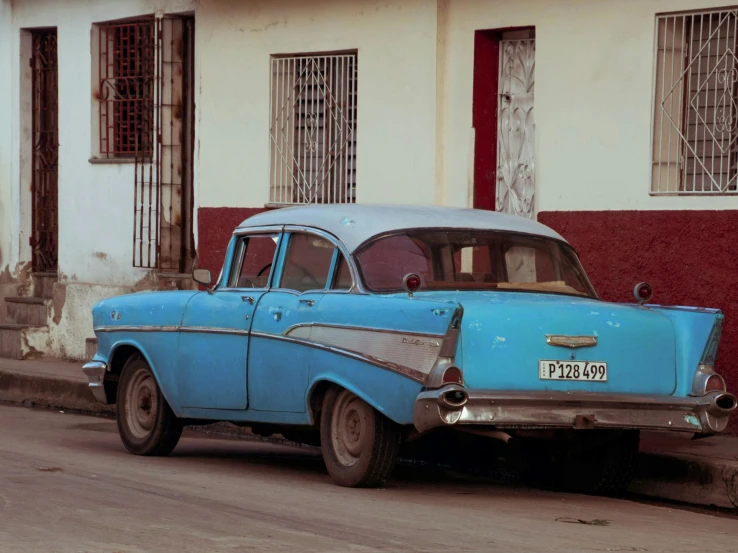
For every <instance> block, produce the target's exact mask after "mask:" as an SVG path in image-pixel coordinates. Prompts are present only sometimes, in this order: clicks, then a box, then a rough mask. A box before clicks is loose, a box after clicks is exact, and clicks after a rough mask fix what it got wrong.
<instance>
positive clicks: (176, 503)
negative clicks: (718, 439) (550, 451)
mask: <svg viewBox="0 0 738 553" xmlns="http://www.w3.org/2000/svg"><path fill="white" fill-rule="evenodd" d="M557 518H565V519H582V520H586V521H593V520H595V519H598V520H601V521H607V523H606V524H605V523H603V525H597V524H593V525H584V524H581V523H567V522H565V521H563V520H559V521H557V520H556V519H557ZM0 551H2V552H6V551H7V552H12V553H26V552H34V553H35V552H39V551H44V552H47V551H48V552H60V553H61V552H64V553H66V552H70V553H71V552H74V553H76V552H85V553H87V552H90V553H92V552H94V553H118V552H125V553H129V552H131V553H134V552H135V553H138V552H156V553H159V552H169V551H172V552H174V551H176V552H188V551H192V552H222V551H229V552H230V551H238V552H246V551H270V552H278V551H285V552H287V551H289V552H295V551H300V552H312V551H315V552H318V551H319V552H337V553H338V552H341V553H343V552H363V551H385V552H388V551H443V552H461V551H495V552H503V551H515V552H523V551H535V552H541V551H562V552H563V551H567V552H572V551H649V552H655V551H664V552H683V551H684V552H686V551H689V552H700V553H707V552H712V551H720V552H721V553H725V552H729V551H738V520H736V519H735V518H730V517H724V516H723V517H721V516H712V515H708V514H700V513H694V512H690V511H685V510H679V509H672V508H668V507H661V506H651V505H644V504H641V503H634V502H631V501H624V500H613V499H604V498H593V497H584V496H572V495H559V494H552V493H546V492H541V491H536V490H527V489H522V488H515V487H508V486H504V485H490V484H487V483H472V482H463V483H460V482H457V481H454V480H451V479H449V478H443V479H441V481H438V477H437V476H436V475H433V474H431V473H429V472H423V471H411V470H409V469H407V468H404V469H401V470H399V471H398V474H397V475H396V477H395V479H394V480H393V481H392V482H391V483H390V484H389V485H388V487H387V488H386V489H379V490H352V489H344V488H339V487H337V486H334V485H333V484H332V483H331V482H330V480H329V478H328V476H327V473H326V472H325V470H324V468H323V465H322V462H321V460H320V458H319V457H316V456H315V455H314V454H312V453H309V452H305V451H302V450H297V449H292V448H287V447H282V446H277V445H271V444H263V443H254V442H245V441H233V440H220V439H212V438H207V437H200V436H196V435H195V436H193V435H192V434H188V435H186V436H185V437H184V438H183V440H182V441H181V442H180V445H179V446H178V447H177V449H176V450H175V452H174V454H173V455H172V456H171V457H169V458H154V459H151V458H141V457H134V456H132V455H129V454H127V453H126V452H125V451H124V449H123V446H122V445H121V443H120V441H119V439H118V435H117V433H116V429H115V423H114V422H113V421H110V420H107V419H99V418H93V417H85V416H77V415H69V414H60V413H56V412H49V411H33V410H29V409H25V408H21V407H10V406H2V405H0Z"/></svg>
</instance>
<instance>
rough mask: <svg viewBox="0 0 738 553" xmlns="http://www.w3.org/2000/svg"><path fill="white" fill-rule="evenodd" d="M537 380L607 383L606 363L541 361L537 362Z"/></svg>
mask: <svg viewBox="0 0 738 553" xmlns="http://www.w3.org/2000/svg"><path fill="white" fill-rule="evenodd" d="M538 378H540V379H541V380H586V381H588V382H607V363H602V362H600V361H549V360H541V361H539V362H538Z"/></svg>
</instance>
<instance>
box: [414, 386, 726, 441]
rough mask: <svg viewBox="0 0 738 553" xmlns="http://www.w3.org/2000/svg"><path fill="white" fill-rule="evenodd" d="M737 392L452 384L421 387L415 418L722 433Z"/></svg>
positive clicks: (419, 421) (425, 426) (425, 424)
mask: <svg viewBox="0 0 738 553" xmlns="http://www.w3.org/2000/svg"><path fill="white" fill-rule="evenodd" d="M737 403H738V402H737V401H736V397H735V396H734V395H733V394H729V393H727V392H711V393H709V394H707V395H704V396H700V397H686V398H684V397H672V396H636V395H625V394H599V393H586V392H517V391H509V392H504V391H492V390H467V389H465V388H463V387H461V386H458V385H448V386H444V387H443V388H440V389H437V390H428V391H425V392H421V393H420V394H419V395H418V397H417V399H416V400H415V408H414V413H413V422H414V424H415V428H416V429H417V430H418V431H419V432H425V431H427V430H430V429H432V428H436V427H439V426H454V425H485V426H494V427H497V428H516V427H517V428H577V429H588V428H641V429H654V430H656V429H658V430H679V431H684V432H697V433H706V434H710V433H715V432H722V431H723V430H725V427H726V426H727V424H728V419H729V418H730V414H731V413H732V412H733V411H734V410H735V409H736V405H737Z"/></svg>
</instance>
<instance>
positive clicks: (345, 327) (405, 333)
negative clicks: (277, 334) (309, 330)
mask: <svg viewBox="0 0 738 553" xmlns="http://www.w3.org/2000/svg"><path fill="white" fill-rule="evenodd" d="M304 326H308V327H322V328H336V329H342V330H365V331H368V332H381V333H385V334H397V335H398V336H422V337H423V338H429V339H433V338H435V339H437V340H443V339H444V338H445V335H443V334H429V333H424V332H414V331H411V330H408V331H405V330H388V329H386V328H375V327H371V326H354V325H339V324H329V323H298V324H295V325H292V326H290V327H288V328H287V329H286V330H285V331H284V332H283V334H284V335H285V336H288V335H289V334H290V333H291V332H293V331H295V330H296V329H298V328H300V327H304ZM439 346H440V344H439Z"/></svg>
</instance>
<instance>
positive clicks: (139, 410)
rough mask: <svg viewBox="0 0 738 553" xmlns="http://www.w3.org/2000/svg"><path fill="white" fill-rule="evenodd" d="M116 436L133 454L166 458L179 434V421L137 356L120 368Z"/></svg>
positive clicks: (145, 365) (142, 359)
mask: <svg viewBox="0 0 738 553" xmlns="http://www.w3.org/2000/svg"><path fill="white" fill-rule="evenodd" d="M116 403H117V409H116V411H117V413H116V418H117V421H118V433H119V434H120V438H121V440H122V441H123V445H125V446H126V449H127V450H128V451H130V452H131V453H133V454H135V455H152V456H154V455H169V454H170V453H171V452H172V450H173V449H174V448H175V447H176V445H177V442H179V438H180V436H181V435H182V422H181V421H180V420H179V419H178V418H177V417H176V416H175V415H174V413H173V412H172V409H171V408H170V407H169V404H168V403H167V401H166V399H164V395H163V394H162V393H161V390H160V389H159V385H158V384H157V383H156V379H155V378H154V374H153V373H152V372H151V368H150V367H149V364H148V363H147V362H146V360H145V359H144V358H143V357H142V356H141V355H134V356H132V357H131V358H130V359H128V361H126V364H125V365H124V367H123V371H122V374H121V377H120V382H119V384H118V396H117V401H116Z"/></svg>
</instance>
